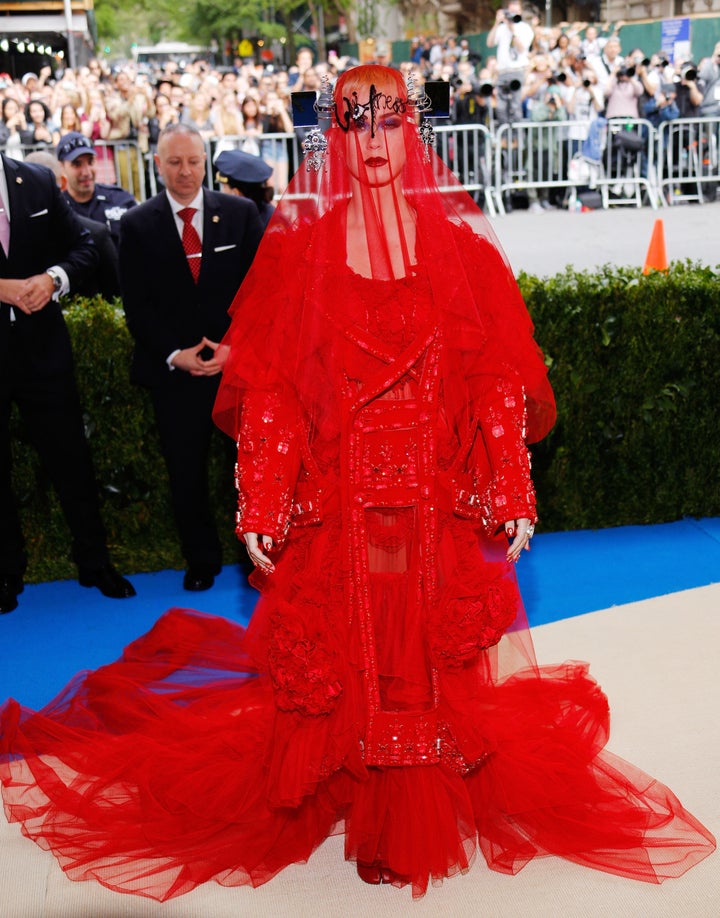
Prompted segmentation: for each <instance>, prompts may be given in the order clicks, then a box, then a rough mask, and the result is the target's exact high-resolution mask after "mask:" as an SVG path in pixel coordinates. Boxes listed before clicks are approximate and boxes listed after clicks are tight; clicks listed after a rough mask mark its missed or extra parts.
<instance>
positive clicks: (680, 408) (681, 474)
mask: <svg viewBox="0 0 720 918" xmlns="http://www.w3.org/2000/svg"><path fill="white" fill-rule="evenodd" d="M520 285H521V288H522V290H523V293H524V295H525V297H526V300H527V303H528V306H529V308H530V312H531V314H532V316H533V320H534V322H535V325H536V335H537V338H538V341H539V343H540V345H541V347H542V348H543V350H544V351H545V353H546V355H547V360H548V364H549V366H550V378H551V380H552V383H553V387H554V389H555V395H556V398H557V402H558V422H557V425H556V427H555V428H554V430H553V431H552V432H551V434H550V436H549V437H548V438H547V439H546V440H545V441H544V442H543V443H541V444H538V445H537V446H536V447H535V448H534V449H533V457H534V477H535V481H536V485H537V489H538V498H539V513H540V515H541V517H542V524H543V528H544V529H582V528H601V527H608V526H619V525H628V524H638V523H658V522H666V521H669V520H674V519H679V518H681V517H683V516H707V515H717V514H718V513H720V461H719V457H720V449H718V420H719V417H718V404H719V403H720V402H719V398H718V393H719V392H720V285H719V284H718V274H717V273H716V272H715V271H713V270H712V269H710V268H706V267H701V266H699V265H693V264H691V263H689V262H688V263H686V264H673V265H672V266H671V270H670V272H669V273H668V274H667V275H665V274H657V273H656V274H651V275H649V276H647V277H643V276H642V274H641V273H640V272H639V270H636V269H622V268H613V267H609V266H606V267H605V268H603V269H601V270H599V271H598V272H597V273H595V274H590V273H576V272H574V271H571V270H568V271H566V272H565V273H564V274H561V275H559V276H557V277H555V278H551V279H549V280H543V281H541V280H538V279H537V278H534V277H528V276H523V277H521V279H520Z"/></svg>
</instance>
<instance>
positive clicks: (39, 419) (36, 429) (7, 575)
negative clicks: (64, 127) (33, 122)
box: [0, 156, 135, 612]
mask: <svg viewBox="0 0 720 918" xmlns="http://www.w3.org/2000/svg"><path fill="white" fill-rule="evenodd" d="M0 198H2V202H0V612H11V611H12V610H13V609H14V608H15V607H16V606H17V596H18V594H19V593H21V592H22V589H23V576H24V573H25V567H26V564H27V557H26V554H25V550H24V541H23V535H22V531H21V529H20V521H19V517H18V512H17V507H16V503H15V498H14V495H13V492H12V486H11V449H10V427H9V421H10V408H11V404H12V402H15V403H16V404H17V405H18V407H19V410H20V414H21V417H22V418H23V420H24V421H25V424H26V427H27V429H28V432H29V434H30V436H31V438H32V442H33V444H34V445H35V447H36V449H37V451H38V453H39V454H40V458H41V460H42V462H43V465H44V467H45V470H46V472H47V474H48V477H49V478H50V480H51V482H52V484H53V486H54V488H55V490H56V491H57V494H58V497H59V499H60V504H61V506H62V509H63V512H64V514H65V518H66V520H67V522H68V525H69V527H70V531H71V533H72V554H73V559H74V561H75V562H76V564H77V565H78V569H79V578H78V579H79V581H80V583H81V584H82V585H83V586H96V587H98V588H99V589H100V591H101V592H102V593H103V594H104V595H105V596H110V597H113V598H118V599H120V598H125V597H128V596H134V595H135V590H134V589H133V587H132V585H131V584H130V583H129V582H128V581H127V580H125V578H123V577H121V576H120V574H119V573H118V572H117V571H116V570H115V568H114V567H113V566H112V565H111V564H110V560H109V557H108V552H107V547H106V536H105V529H104V527H103V524H102V521H101V519H100V511H99V501H98V494H97V488H96V484H95V475H94V471H93V466H92V460H91V458H90V451H89V449H88V445H87V442H86V440H85V435H84V428H83V420H82V411H81V407H80V401H79V398H78V393H77V388H76V385H75V378H74V372H73V358H72V351H71V347H70V336H69V334H68V330H67V327H66V325H65V320H64V318H63V314H62V311H61V309H60V305H59V303H58V298H59V297H60V296H61V295H62V294H64V293H67V292H69V290H71V289H73V288H74V286H75V283H76V281H77V280H78V278H79V277H80V276H81V275H82V274H83V272H85V271H86V270H87V269H89V268H92V266H93V265H94V262H95V260H96V257H97V255H96V252H95V248H94V246H93V244H92V241H91V239H90V235H89V233H87V231H86V230H83V229H82V227H81V226H80V224H79V223H78V222H77V221H76V219H75V217H74V216H73V214H72V212H71V211H70V208H69V207H68V205H67V204H66V203H65V201H64V200H63V198H62V195H61V194H60V190H59V189H58V187H57V185H56V183H55V178H54V177H53V175H52V174H51V173H50V172H49V171H48V170H47V169H45V168H42V167H40V166H33V165H27V164H26V163H20V162H17V161H15V160H13V159H8V158H7V157H5V156H0Z"/></svg>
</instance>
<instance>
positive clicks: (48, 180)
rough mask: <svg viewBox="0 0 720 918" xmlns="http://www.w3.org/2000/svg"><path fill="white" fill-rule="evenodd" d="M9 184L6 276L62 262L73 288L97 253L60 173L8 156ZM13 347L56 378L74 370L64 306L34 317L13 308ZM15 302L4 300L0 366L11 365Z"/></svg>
mask: <svg viewBox="0 0 720 918" xmlns="http://www.w3.org/2000/svg"><path fill="white" fill-rule="evenodd" d="M2 161H3V167H4V169H5V178H6V180H7V187H8V199H9V200H8V208H9V211H10V251H9V253H8V255H7V257H6V256H5V253H4V251H3V250H2V246H0V274H1V275H2V276H3V277H17V278H25V277H30V276H31V275H33V274H42V272H43V271H45V270H46V269H47V268H50V267H52V266H53V265H58V266H59V267H61V268H63V269H64V270H65V272H66V273H67V275H68V278H69V280H70V291H71V292H72V290H73V288H74V286H75V285H76V284H77V283H78V281H79V279H80V277H81V276H82V275H83V274H84V273H86V272H88V271H91V270H92V269H93V268H94V266H95V264H96V261H97V251H96V249H95V246H94V245H93V242H92V239H91V237H90V234H89V233H88V231H87V230H84V229H83V228H82V227H81V226H80V224H79V223H78V221H77V220H76V219H75V215H74V214H73V213H72V211H71V210H70V208H69V207H68V205H67V204H66V202H65V201H64V200H63V197H62V195H61V193H60V190H59V188H58V187H57V184H56V183H55V176H54V175H53V174H52V173H51V172H50V170H49V169H46V168H45V166H36V165H31V164H29V163H22V162H18V161H17V160H14V159H8V158H7V157H6V156H3V157H2ZM13 311H14V314H15V327H14V330H13V332H12V334H13V345H12V346H13V348H17V349H21V350H22V353H23V360H24V361H25V366H26V367H27V368H28V369H29V370H31V371H32V372H33V373H37V374H39V375H42V376H52V375H53V374H55V373H57V372H65V371H67V370H70V369H71V368H72V352H71V349H70V338H69V336H68V332H67V328H66V326H65V319H64V318H63V314H62V310H61V309H60V305H59V304H58V303H56V302H55V301H53V300H51V301H50V302H49V303H48V304H47V306H45V307H44V308H43V309H41V310H39V311H38V312H34V313H32V315H26V314H25V313H24V312H21V311H20V310H19V309H15V310H13ZM9 342H10V306H9V305H8V304H7V303H2V304H0V367H2V366H7V358H6V354H7V349H8V347H9V346H10V344H9Z"/></svg>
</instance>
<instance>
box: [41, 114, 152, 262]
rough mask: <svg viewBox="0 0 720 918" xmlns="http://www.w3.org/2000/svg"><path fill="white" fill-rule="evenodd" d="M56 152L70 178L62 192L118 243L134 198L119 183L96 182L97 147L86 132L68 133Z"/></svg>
mask: <svg viewBox="0 0 720 918" xmlns="http://www.w3.org/2000/svg"><path fill="white" fill-rule="evenodd" d="M56 154H57V158H58V160H59V162H60V165H61V166H62V169H63V173H64V174H65V177H66V179H67V188H66V189H65V191H64V192H63V194H64V196H65V199H66V200H67V202H68V204H69V205H70V207H71V208H72V209H73V210H74V211H75V213H77V214H80V215H81V216H83V217H87V218H88V219H90V220H96V221H97V222H98V223H104V224H105V226H107V228H108V229H109V230H110V233H111V235H112V237H113V241H114V243H115V245H119V243H120V218H121V217H122V216H123V214H124V213H126V212H127V211H128V210H130V208H131V207H135V206H136V204H137V201H136V200H135V198H134V197H133V196H132V195H131V194H130V193H129V192H128V191H125V189H124V188H120V187H119V186H118V185H103V184H101V183H100V182H96V181H95V147H94V146H93V144H92V141H91V140H90V139H89V138H87V137H85V135H84V134H79V133H78V132H77V131H70V132H69V133H68V134H65V136H64V137H63V138H62V140H61V141H60V143H59V144H58V145H57V150H56Z"/></svg>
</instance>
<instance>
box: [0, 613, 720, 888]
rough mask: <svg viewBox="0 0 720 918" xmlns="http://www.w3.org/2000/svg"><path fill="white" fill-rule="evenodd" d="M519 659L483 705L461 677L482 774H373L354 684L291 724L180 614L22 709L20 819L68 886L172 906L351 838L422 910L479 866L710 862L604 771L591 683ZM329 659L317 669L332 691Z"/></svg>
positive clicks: (687, 834)
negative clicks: (364, 754) (340, 834)
mask: <svg viewBox="0 0 720 918" xmlns="http://www.w3.org/2000/svg"><path fill="white" fill-rule="evenodd" d="M260 618H261V619H262V613H261V614H260ZM260 624H261V626H262V625H263V623H262V622H261V623H260ZM264 624H265V625H268V627H270V626H269V624H268V623H267V622H266V623H264ZM258 640H260V637H259V635H257V634H256V635H255V641H256V642H257V641H258ZM307 640H308V642H309V643H308V644H306V645H305V649H306V650H307V647H308V646H309V645H311V644H312V643H313V640H312V636H311V637H310V638H308V639H307ZM511 640H512V634H511V635H507V636H506V637H505V638H503V640H502V642H501V645H500V651H499V653H498V651H497V649H495V650H490V651H483V652H482V657H483V658H484V659H481V660H477V661H476V662H475V664H474V676H473V680H474V690H473V691H471V692H470V693H468V692H467V687H468V675H469V674H468V672H467V668H465V670H462V671H458V670H454V671H452V672H450V673H449V674H448V676H447V684H446V686H445V688H446V691H445V693H444V701H443V712H442V713H443V716H444V717H445V718H446V720H447V721H448V722H449V723H450V724H451V725H453V726H454V728H455V730H456V734H457V735H456V739H457V741H458V744H459V745H460V746H461V747H464V748H466V749H469V748H471V747H472V745H473V744H475V745H476V747H477V748H478V749H479V748H480V746H481V747H482V749H483V750H484V752H483V755H482V756H481V761H482V764H480V765H479V766H478V767H477V768H476V769H475V770H474V771H472V772H471V773H470V774H466V775H461V774H460V773H458V772H457V771H455V770H453V769H452V768H451V767H449V766H448V765H446V764H439V765H430V766H424V767H423V766H415V767H396V768H365V767H364V765H363V763H362V760H361V757H360V753H359V747H358V741H357V736H358V731H359V730H360V729H361V726H360V724H359V723H358V712H359V707H358V697H357V689H356V687H355V686H354V681H353V679H352V678H350V679H348V674H347V672H340V673H339V675H340V676H341V677H343V678H345V679H346V680H347V681H346V682H345V683H343V684H342V686H341V691H340V692H339V694H338V695H337V697H336V698H335V699H333V700H334V701H335V704H334V707H333V708H332V710H329V711H327V712H321V711H319V710H314V711H311V712H308V713H300V712H299V711H297V710H295V711H289V710H288V711H284V710H278V708H277V707H276V705H275V703H274V700H273V688H272V684H271V679H270V677H269V676H268V675H267V674H263V673H260V672H258V671H257V669H255V668H254V667H253V665H252V664H251V662H250V660H249V658H248V656H247V644H248V642H247V641H246V634H245V632H244V631H243V629H241V628H240V627H238V626H236V625H233V624H231V623H230V622H228V621H226V620H224V619H220V618H216V617H211V616H207V615H204V614H202V613H198V612H191V611H188V610H180V609H173V610H171V611H169V612H168V613H166V614H165V615H164V616H163V617H162V618H161V619H160V620H159V621H158V623H157V624H156V626H155V627H154V628H153V629H152V630H151V631H150V632H149V633H148V634H146V635H144V636H143V637H141V638H139V639H138V640H137V641H135V642H134V643H133V644H131V645H130V646H129V647H128V648H127V649H126V651H125V652H124V654H123V656H122V658H121V659H120V660H118V661H117V662H115V663H112V664H110V665H108V666H105V667H102V668H101V669H99V670H97V671H96V672H93V673H88V674H82V675H79V676H78V677H77V678H76V679H75V680H74V681H73V682H72V683H70V685H69V686H68V687H67V688H66V689H65V691H63V692H62V693H61V694H60V695H59V696H58V697H57V698H56V699H55V700H54V701H53V702H52V703H51V704H49V705H48V706H47V707H46V708H44V709H43V710H42V711H40V712H38V713H34V712H32V711H28V710H25V709H22V708H21V707H20V706H19V705H18V704H17V703H16V702H14V701H10V702H8V703H7V704H6V706H5V708H4V709H3V712H2V745H1V754H0V776H1V777H2V783H3V797H4V801H5V810H6V813H7V815H8V817H9V819H11V820H12V821H16V822H20V823H21V824H22V828H23V831H24V833H25V834H26V835H27V836H28V837H30V838H32V839H33V840H34V841H36V842H37V843H38V844H40V845H41V846H42V847H43V848H46V849H49V850H51V851H52V852H53V853H54V854H55V856H56V857H57V859H58V861H59V862H60V864H61V866H62V867H63V869H64V870H65V871H66V872H67V874H68V876H70V877H71V878H72V879H75V880H84V879H90V878H94V879H96V880H98V881H99V882H100V883H102V884H103V885H105V886H107V887H109V888H111V889H114V890H118V891H121V892H130V893H136V894H140V895H145V896H151V897H153V898H157V899H161V900H162V899H167V898H170V897H172V896H176V895H179V894H181V893H185V892H187V891H189V890H190V889H192V888H193V887H195V886H197V885H199V884H201V883H204V882H207V881H208V880H215V881H217V882H218V883H221V884H223V885H228V886H232V885H238V884H246V883H249V884H252V885H254V886H257V885H259V884H261V883H264V882H266V881H267V880H269V879H270V878H271V877H273V876H274V875H275V874H276V873H277V872H278V871H279V870H281V869H282V868H283V867H285V866H286V865H288V864H291V863H294V862H299V861H305V860H307V858H308V857H310V855H311V854H312V852H313V850H314V849H315V848H316V847H317V846H318V845H319V844H320V843H321V842H322V841H323V839H325V838H326V837H327V836H328V835H329V834H331V833H333V832H337V831H341V830H342V829H343V827H344V831H345V833H346V852H347V856H348V857H350V858H354V857H358V856H360V857H361V858H362V860H363V861H368V860H369V859H376V860H378V861H379V862H381V863H383V864H385V865H387V866H389V867H390V868H391V869H392V870H394V871H395V872H396V874H397V875H398V876H399V877H400V878H405V879H404V880H398V882H407V883H411V884H412V886H413V889H414V892H415V893H422V892H423V891H424V890H425V888H426V886H427V884H428V882H429V881H433V880H439V879H441V878H443V877H446V876H449V875H452V874H453V873H455V872H457V871H459V870H463V869H464V868H466V867H467V866H468V864H469V863H470V861H471V860H472V858H473V854H474V851H475V849H476V846H479V847H480V849H481V851H482V853H483V855H484V856H485V859H486V860H487V863H488V865H489V866H490V867H491V868H493V869H494V870H499V871H502V872H507V873H515V872H517V871H518V870H519V869H520V868H521V867H523V866H524V864H526V863H527V862H528V861H529V860H530V859H532V858H533V857H535V856H537V855H544V854H555V855H560V856H562V857H565V858H568V859H570V860H572V861H575V862H577V863H581V864H585V865H587V866H590V867H595V868H598V869H601V870H605V871H608V872H611V873H616V874H620V875H623V876H628V877H633V878H636V879H640V880H646V881H649V882H660V881H662V880H663V879H665V878H667V877H674V876H679V875H680V874H682V873H683V872H684V871H685V870H687V869H688V868H689V867H691V866H692V865H693V864H695V863H696V862H697V861H699V860H700V859H702V858H703V857H705V856H706V855H707V854H709V853H710V852H711V851H712V850H713V847H714V843H713V839H712V836H711V835H710V833H709V832H707V830H705V829H704V828H703V827H702V826H701V825H700V823H699V822H698V821H697V820H696V819H694V818H693V817H692V816H691V815H690V814H689V813H688V812H687V811H686V810H685V809H684V808H683V807H682V805H681V804H680V802H679V801H678V800H677V798H676V797H675V796H674V795H673V794H672V793H671V792H670V791H669V790H668V789H667V788H666V787H663V786H662V785H661V784H659V783H658V782H656V781H654V780H653V779H652V778H650V777H648V776H647V775H645V774H643V773H642V772H641V771H639V770H638V769H636V768H634V767H633V766H631V765H628V763H626V762H623V761H620V760H619V759H617V758H615V757H614V756H612V755H610V754H608V753H606V752H604V751H603V747H604V745H605V741H606V738H607V732H608V710H607V703H606V699H605V696H604V695H603V694H602V692H601V691H600V689H599V688H598V687H597V685H596V684H595V683H594V682H593V681H592V680H591V679H590V678H589V677H588V674H587V671H586V667H585V666H584V665H582V664H567V665H565V666H560V667H556V668H545V669H536V668H534V667H528V668H525V669H524V670H523V671H521V672H517V673H515V674H514V675H512V676H510V677H509V678H505V679H503V680H501V681H499V682H494V681H493V680H491V679H488V678H487V674H488V672H489V668H490V667H489V665H488V663H489V661H488V659H487V656H488V655H494V656H495V658H496V659H497V658H498V655H499V656H500V657H501V656H502V645H503V644H504V643H505V642H508V641H511ZM331 659H332V648H327V649H326V654H325V656H324V657H323V659H322V661H321V660H320V658H318V662H319V671H318V676H319V677H320V681H321V682H322V684H325V676H326V672H327V670H328V669H332V662H331ZM340 670H342V667H340ZM321 671H322V672H321ZM340 681H341V680H340V679H339V680H338V685H339V684H340ZM461 681H462V683H463V685H462V686H461V685H460V682H461ZM319 707H320V708H322V707H323V705H322V704H321V705H320V706H319ZM353 712H354V713H353Z"/></svg>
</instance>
